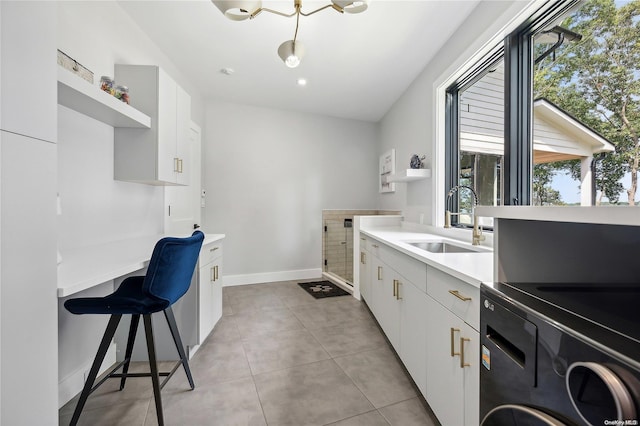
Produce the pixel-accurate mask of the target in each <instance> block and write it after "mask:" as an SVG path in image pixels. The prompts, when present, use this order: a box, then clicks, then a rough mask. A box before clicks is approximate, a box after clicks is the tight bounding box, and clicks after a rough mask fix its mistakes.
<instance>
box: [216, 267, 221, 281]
mask: <svg viewBox="0 0 640 426" xmlns="http://www.w3.org/2000/svg"><path fill="white" fill-rule="evenodd" d="M215 270H216V281H218V279H220V277H219V276H218V265H216V266H215Z"/></svg>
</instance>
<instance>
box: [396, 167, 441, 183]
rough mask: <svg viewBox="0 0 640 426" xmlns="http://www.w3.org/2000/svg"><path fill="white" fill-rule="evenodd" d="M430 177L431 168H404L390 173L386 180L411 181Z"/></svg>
mask: <svg viewBox="0 0 640 426" xmlns="http://www.w3.org/2000/svg"><path fill="white" fill-rule="evenodd" d="M430 177H431V169H406V170H402V171H401V172H400V173H396V174H395V175H391V176H389V177H388V178H387V182H412V181H414V180H422V179H427V178H430Z"/></svg>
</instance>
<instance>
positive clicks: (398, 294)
mask: <svg viewBox="0 0 640 426" xmlns="http://www.w3.org/2000/svg"><path fill="white" fill-rule="evenodd" d="M396 281H397V284H396V300H402V297H400V286H401V285H402V282H401V281H399V280H396Z"/></svg>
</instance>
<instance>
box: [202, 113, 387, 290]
mask: <svg viewBox="0 0 640 426" xmlns="http://www.w3.org/2000/svg"><path fill="white" fill-rule="evenodd" d="M376 127H377V126H376V125H375V124H373V123H367V122H361V121H353V120H341V119H336V118H330V117H324V116H317V115H309V114H302V113H297V112H285V111H278V110H273V109H265V108H259V107H252V106H246V105H237V104H230V103H219V102H210V103H209V104H208V106H207V111H206V130H205V132H204V134H205V138H204V139H203V144H202V145H203V159H204V160H203V176H204V177H203V185H202V186H203V188H204V189H205V190H206V191H207V197H206V202H207V206H206V208H205V211H204V214H203V223H204V229H205V230H206V231H207V232H213V233H225V234H226V235H227V238H226V239H225V243H224V244H225V259H224V261H225V264H224V269H225V271H224V275H225V285H229V284H239V283H243V282H245V283H246V282H248V281H252V282H259V281H261V280H263V279H276V280H277V279H281V278H280V277H283V278H286V277H288V276H291V277H292V278H291V279H297V278H298V276H301V275H304V273H307V272H309V271H313V272H315V273H316V274H318V273H319V271H320V270H321V265H320V263H321V260H320V259H321V256H320V253H321V251H322V232H321V231H322V229H321V227H322V209H369V208H375V207H376V203H377V167H378V166H377V165H378V154H377V150H376V145H377V140H376V133H377V132H376ZM291 271H294V272H291ZM296 271H297V272H296ZM284 272H290V273H291V274H292V275H287V274H286V273H285V274H283V273H284ZM251 274H260V275H258V276H253V277H248V276H247V275H251ZM264 274H266V275H264ZM296 275H298V276H296Z"/></svg>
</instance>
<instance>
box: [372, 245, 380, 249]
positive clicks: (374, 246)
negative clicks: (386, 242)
mask: <svg viewBox="0 0 640 426" xmlns="http://www.w3.org/2000/svg"><path fill="white" fill-rule="evenodd" d="M372 245H373V248H379V247H380V246H379V245H377V244H372Z"/></svg>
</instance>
